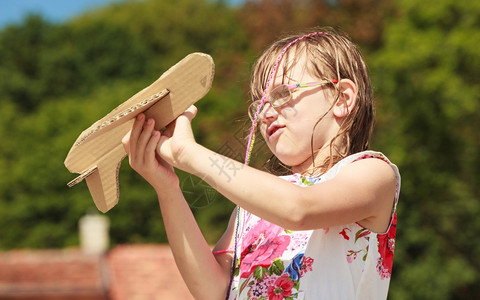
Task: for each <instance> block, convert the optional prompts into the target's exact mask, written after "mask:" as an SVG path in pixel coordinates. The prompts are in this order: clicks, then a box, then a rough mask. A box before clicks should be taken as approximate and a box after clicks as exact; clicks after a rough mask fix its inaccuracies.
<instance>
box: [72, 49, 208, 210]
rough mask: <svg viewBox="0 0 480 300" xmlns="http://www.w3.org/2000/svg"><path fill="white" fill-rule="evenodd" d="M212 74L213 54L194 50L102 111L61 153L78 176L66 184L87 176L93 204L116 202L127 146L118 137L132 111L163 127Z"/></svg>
mask: <svg viewBox="0 0 480 300" xmlns="http://www.w3.org/2000/svg"><path fill="white" fill-rule="evenodd" d="M213 75H214V64H213V60H212V58H211V57H210V56H209V55H207V54H203V53H192V54H190V55H188V56H186V57H185V58H184V59H182V60H181V61H180V62H178V63H177V64H176V65H174V66H173V67H171V68H170V69H169V70H168V71H166V72H165V73H163V75H162V76H160V78H158V79H157V80H156V81H155V82H153V83H152V84H151V85H150V86H148V87H146V88H145V89H143V90H141V91H140V92H138V93H137V94H135V95H134V96H132V97H131V98H130V99H128V100H127V101H125V102H124V103H122V104H120V105H119V106H118V107H117V108H115V109H114V110H112V111H111V112H110V113H108V114H107V115H106V116H105V117H103V118H102V119H100V120H98V121H97V122H95V123H94V124H93V125H92V126H90V127H89V128H87V129H86V130H84V131H83V132H82V133H81V134H80V136H79V137H78V138H77V140H76V141H75V143H74V144H73V146H72V148H71V149H70V152H69V153H68V155H67V157H66V159H65V166H66V167H67V169H68V170H69V171H70V172H71V173H78V174H80V176H78V177H77V178H75V179H74V180H72V181H71V182H69V183H68V186H70V187H71V186H74V185H75V184H77V183H79V182H81V181H82V180H83V179H86V181H87V186H88V188H89V190H90V194H91V195H92V197H93V201H94V202H95V205H96V206H97V208H98V209H99V210H100V211H102V212H107V211H108V210H110V209H111V208H112V207H114V206H115V205H116V204H117V203H118V198H119V187H118V171H119V168H120V164H121V162H122V160H123V159H124V158H125V156H126V152H125V150H124V148H123V145H122V138H123V137H124V136H125V134H127V133H128V131H130V129H131V127H132V124H133V122H134V119H135V117H136V116H137V115H138V114H139V113H141V112H145V115H146V116H147V118H154V119H155V124H156V125H155V128H156V129H161V128H163V127H165V126H166V125H168V124H169V123H170V122H172V121H173V120H175V119H176V118H177V117H178V116H179V115H180V114H182V113H183V112H184V111H185V110H186V109H187V108H188V107H189V106H190V105H192V104H194V103H195V102H197V101H198V100H200V99H201V98H202V97H203V96H205V94H206V93H207V92H208V91H209V90H210V88H211V86H212V81H213Z"/></svg>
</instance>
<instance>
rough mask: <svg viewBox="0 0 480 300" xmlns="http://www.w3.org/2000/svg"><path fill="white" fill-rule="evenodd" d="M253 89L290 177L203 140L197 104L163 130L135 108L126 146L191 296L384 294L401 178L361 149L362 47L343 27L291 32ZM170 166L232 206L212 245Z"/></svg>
mask: <svg viewBox="0 0 480 300" xmlns="http://www.w3.org/2000/svg"><path fill="white" fill-rule="evenodd" d="M251 92H252V95H253V99H260V100H255V101H253V102H252V104H251V105H250V108H249V116H250V118H251V119H252V133H253V131H254V130H255V129H256V128H258V129H259V131H260V132H261V134H262V136H263V138H264V139H265V142H266V144H267V145H268V147H269V149H270V150H271V151H272V153H273V154H274V155H275V156H276V157H277V158H278V160H279V161H280V162H281V163H282V164H284V165H287V166H289V171H290V175H287V176H282V177H277V176H274V175H272V174H269V173H266V172H263V171H260V170H257V169H254V168H251V167H248V166H246V165H243V164H241V163H239V162H237V161H234V160H231V159H229V158H227V157H223V156H221V155H219V154H217V153H215V152H213V151H210V150H209V149H207V148H205V147H203V146H201V145H199V144H197V143H196V142H195V139H194V136H193V134H192V129H191V125H190V122H191V120H192V119H193V117H194V116H195V114H196V108H195V107H193V106H192V107H190V108H189V109H188V110H187V111H186V112H185V113H184V114H183V115H181V116H180V117H178V118H177V120H176V121H175V122H174V123H172V124H170V125H169V126H168V127H167V129H166V130H165V131H164V132H158V131H155V130H154V129H153V128H154V121H153V120H151V119H149V120H145V116H144V115H139V116H138V117H137V119H136V121H135V124H134V125H133V128H132V131H131V133H130V135H127V136H126V137H125V138H124V141H123V143H124V146H125V149H126V151H127V153H128V155H129V160H130V165H131V166H132V168H133V169H135V170H136V171H137V172H138V173H139V174H141V175H142V176H143V177H144V178H145V179H146V180H147V181H148V182H149V183H150V184H151V185H152V186H153V187H154V188H155V190H156V192H157V194H158V201H159V203H160V208H161V211H162V216H163V221H164V223H165V228H166V230H167V235H168V239H169V243H170V246H171V249H172V252H173V254H174V257H175V261H176V263H177V266H178V269H179V270H180V272H181V274H182V276H183V278H184V280H185V282H186V284H187V286H188V287H189V289H190V292H191V293H192V294H193V296H194V297H195V298H196V299H208V300H210V299H225V298H226V299H309V300H311V299H329V300H332V299H348V300H351V299H386V296H387V291H388V285H389V280H390V274H391V270H392V260H393V250H394V245H395V228H396V213H395V208H396V204H397V200H398V195H399V188H400V176H399V173H398V170H397V168H396V166H395V165H393V164H392V163H390V162H389V161H388V159H387V158H386V157H385V156H384V155H382V154H381V153H378V152H372V151H366V149H367V147H368V144H369V139H370V135H371V131H372V127H373V115H374V108H373V102H372V95H371V88H370V82H369V78H368V74H367V68H366V66H365V63H364V61H363V59H362V57H361V55H360V53H359V51H358V50H357V48H356V47H355V45H354V44H352V43H351V42H350V41H349V40H348V39H347V38H345V37H343V36H341V35H339V34H336V33H327V32H309V33H306V34H299V35H294V36H290V37H287V38H285V39H282V40H280V41H277V42H276V43H274V44H273V45H271V46H270V47H269V48H268V49H267V50H266V51H265V52H264V54H263V55H262V56H261V57H260V58H259V60H258V62H257V64H256V65H255V67H254V72H253V76H252V82H251ZM249 141H250V142H251V141H252V136H251V137H250V140H249ZM250 142H249V149H250V148H251V143H250ZM247 159H248V157H247ZM173 167H175V168H179V169H181V170H184V171H186V172H189V173H192V174H196V175H198V176H200V177H201V178H203V179H204V180H205V181H206V182H207V183H209V184H210V185H211V186H214V187H215V188H216V189H217V190H218V192H220V193H222V194H223V195H224V196H225V197H227V198H228V199H230V200H231V201H232V202H233V203H235V204H236V205H237V209H235V211H234V212H233V213H232V216H231V218H230V222H229V225H228V228H227V230H226V231H225V233H224V234H223V236H222V237H221V238H220V240H219V241H218V243H217V245H216V246H215V249H214V251H213V252H212V251H211V249H210V248H209V245H208V244H207V242H206V241H205V239H204V237H203V235H202V233H201V231H200V229H199V228H198V226H197V223H196V221H195V219H194V217H193V215H192V213H191V211H190V209H189V206H188V204H187V203H186V201H185V199H184V197H183V195H182V192H181V190H180V187H179V179H178V177H177V176H176V175H175V173H174V169H173ZM219 171H220V172H219Z"/></svg>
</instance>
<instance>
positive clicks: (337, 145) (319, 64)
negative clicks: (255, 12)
mask: <svg viewBox="0 0 480 300" xmlns="http://www.w3.org/2000/svg"><path fill="white" fill-rule="evenodd" d="M312 32H319V34H314V35H312V34H311V33H312ZM301 37H305V38H302V39H300V40H299V41H298V42H296V45H294V47H290V48H289V49H287V51H286V52H285V59H284V60H285V61H289V58H288V57H289V56H293V60H292V62H291V63H290V65H289V64H287V63H286V64H284V66H283V68H284V70H283V74H284V76H285V74H286V73H287V71H288V69H290V68H291V67H293V65H294V64H295V57H297V56H299V54H300V53H301V51H304V53H306V57H307V64H308V65H307V66H305V67H306V68H307V71H308V72H310V74H311V75H313V76H316V77H318V78H319V79H329V80H331V79H337V80H341V79H350V80H352V81H353V82H354V83H355V84H356V86H357V89H358V92H357V99H356V104H355V106H354V108H353V109H352V111H350V112H349V113H348V115H347V116H346V117H345V119H344V121H343V123H342V124H341V126H340V129H339V132H338V134H337V135H336V136H335V137H334V138H333V139H332V140H331V141H330V156H329V157H328V158H327V160H326V161H325V162H323V164H322V165H321V166H318V167H317V168H320V169H321V171H322V172H325V171H326V170H328V169H330V168H331V167H332V166H333V165H334V164H335V163H337V162H338V161H340V160H341V159H342V158H344V157H346V156H348V155H350V154H353V153H357V152H360V151H364V150H366V149H368V146H369V142H370V138H371V135H372V131H373V126H374V115H375V109H374V105H373V97H372V89H371V85H370V78H369V76H368V71H367V66H366V64H365V61H364V59H363V57H362V55H361V53H360V51H359V50H358V48H357V46H356V45H355V44H354V43H352V42H351V41H350V39H349V38H348V37H346V36H345V35H343V34H340V33H337V32H334V31H333V30H328V31H325V30H315V31H309V32H301V33H297V34H293V35H289V36H287V37H285V38H283V39H280V40H278V41H277V42H274V43H273V44H272V45H271V46H270V47H268V48H267V49H266V50H265V51H264V52H263V54H262V55H261V56H260V57H259V59H258V60H257V62H256V63H255V65H254V68H253V73H252V77H251V85H250V87H251V96H252V99H253V100H256V99H261V97H262V96H263V92H264V90H265V88H266V85H267V80H268V76H269V74H270V72H271V70H272V68H273V66H274V64H275V62H276V60H277V59H278V57H279V55H280V54H281V53H282V51H284V49H285V47H286V46H287V45H288V44H290V43H291V42H292V41H295V40H296V39H299V38H301ZM334 88H335V90H336V98H335V101H334V103H335V102H336V101H337V100H338V98H339V96H340V90H339V89H338V84H334ZM321 120H322V118H320V119H319V120H318V121H317V123H316V124H318V123H320V121H321ZM315 126H316V125H315ZM313 129H314V128H313ZM312 141H313V133H312ZM313 151H314V149H313V142H312V159H314V158H313ZM314 166H315V164H314Z"/></svg>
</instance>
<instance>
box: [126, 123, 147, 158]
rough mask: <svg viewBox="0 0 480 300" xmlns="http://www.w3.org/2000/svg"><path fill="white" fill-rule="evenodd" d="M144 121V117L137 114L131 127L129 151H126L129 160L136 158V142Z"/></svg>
mask: <svg viewBox="0 0 480 300" xmlns="http://www.w3.org/2000/svg"><path fill="white" fill-rule="evenodd" d="M144 120H145V115H144V114H139V115H138V116H137V118H136V119H135V122H134V123H133V127H132V130H131V133H130V145H129V148H130V151H127V152H129V153H130V154H129V155H130V158H132V157H136V155H137V151H136V148H137V142H138V137H139V136H140V133H141V131H142V128H143V123H144Z"/></svg>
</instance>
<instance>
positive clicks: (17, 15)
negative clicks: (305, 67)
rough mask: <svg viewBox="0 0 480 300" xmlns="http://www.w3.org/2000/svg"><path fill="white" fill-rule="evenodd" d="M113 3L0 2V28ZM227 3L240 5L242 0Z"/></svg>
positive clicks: (109, 0) (96, 0) (82, 0)
mask: <svg viewBox="0 0 480 300" xmlns="http://www.w3.org/2000/svg"><path fill="white" fill-rule="evenodd" d="M159 1H162V0H159ZM113 2H122V0H0V28H3V27H4V26H6V25H8V24H12V23H13V24H19V23H21V22H22V21H23V19H24V17H25V16H26V15H27V14H29V13H36V14H39V15H41V16H43V17H44V18H45V19H46V20H48V21H50V22H64V21H66V20H68V19H70V18H72V17H74V16H76V15H79V14H81V13H83V12H85V11H87V10H91V9H95V8H97V7H101V6H104V5H107V4H109V3H113ZM229 2H230V3H240V2H243V0H230V1H229Z"/></svg>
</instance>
